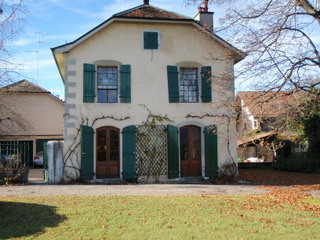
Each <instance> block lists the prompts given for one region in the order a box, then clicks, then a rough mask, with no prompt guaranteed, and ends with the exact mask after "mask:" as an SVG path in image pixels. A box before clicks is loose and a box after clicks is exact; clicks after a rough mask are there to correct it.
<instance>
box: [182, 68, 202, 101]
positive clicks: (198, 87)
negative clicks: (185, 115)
mask: <svg viewBox="0 0 320 240" xmlns="http://www.w3.org/2000/svg"><path fill="white" fill-rule="evenodd" d="M181 69H196V81H197V84H196V87H197V92H196V93H197V94H196V101H195V102H190V101H187V102H185V101H183V99H184V97H185V96H184V95H182V94H181V89H180V88H181ZM199 77H201V76H200V69H199V68H198V67H179V71H178V84H179V102H180V103H200V93H201V89H200V88H201V84H200V81H199ZM200 80H201V79H200ZM183 86H188V87H190V86H192V85H183ZM193 86H195V85H193ZM188 93H189V90H188ZM190 98H192V96H191V97H190V96H188V99H190Z"/></svg>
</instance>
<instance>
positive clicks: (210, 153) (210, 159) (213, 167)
mask: <svg viewBox="0 0 320 240" xmlns="http://www.w3.org/2000/svg"><path fill="white" fill-rule="evenodd" d="M204 154H205V170H204V172H205V176H206V177H216V176H217V175H218V138H217V128H216V127H215V126H214V125H211V126H207V127H205V129H204Z"/></svg>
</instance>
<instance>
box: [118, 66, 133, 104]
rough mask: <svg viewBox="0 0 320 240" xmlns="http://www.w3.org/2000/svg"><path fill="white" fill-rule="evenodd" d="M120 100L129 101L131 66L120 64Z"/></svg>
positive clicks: (122, 101)
mask: <svg viewBox="0 0 320 240" xmlns="http://www.w3.org/2000/svg"><path fill="white" fill-rule="evenodd" d="M120 102H121V103H130V102H131V66H130V65H121V66H120Z"/></svg>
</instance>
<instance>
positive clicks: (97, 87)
mask: <svg viewBox="0 0 320 240" xmlns="http://www.w3.org/2000/svg"><path fill="white" fill-rule="evenodd" d="M118 70H119V71H118ZM118 72H119V73H118ZM118 95H119V100H120V102H121V103H131V65H129V64H124V65H119V66H118V67H116V66H112V67H99V66H98V67H97V70H96V65H94V64H91V63H84V64H83V102H84V103H95V102H98V103H117V102H118Z"/></svg>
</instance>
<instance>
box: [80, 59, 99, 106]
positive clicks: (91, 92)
mask: <svg viewBox="0 0 320 240" xmlns="http://www.w3.org/2000/svg"><path fill="white" fill-rule="evenodd" d="M95 75H96V70H95V65H93V64H88V63H84V64H83V102H85V103H89V102H90V103H91V102H94V98H95V96H96V94H95V92H96V87H95V86H96V78H95Z"/></svg>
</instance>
